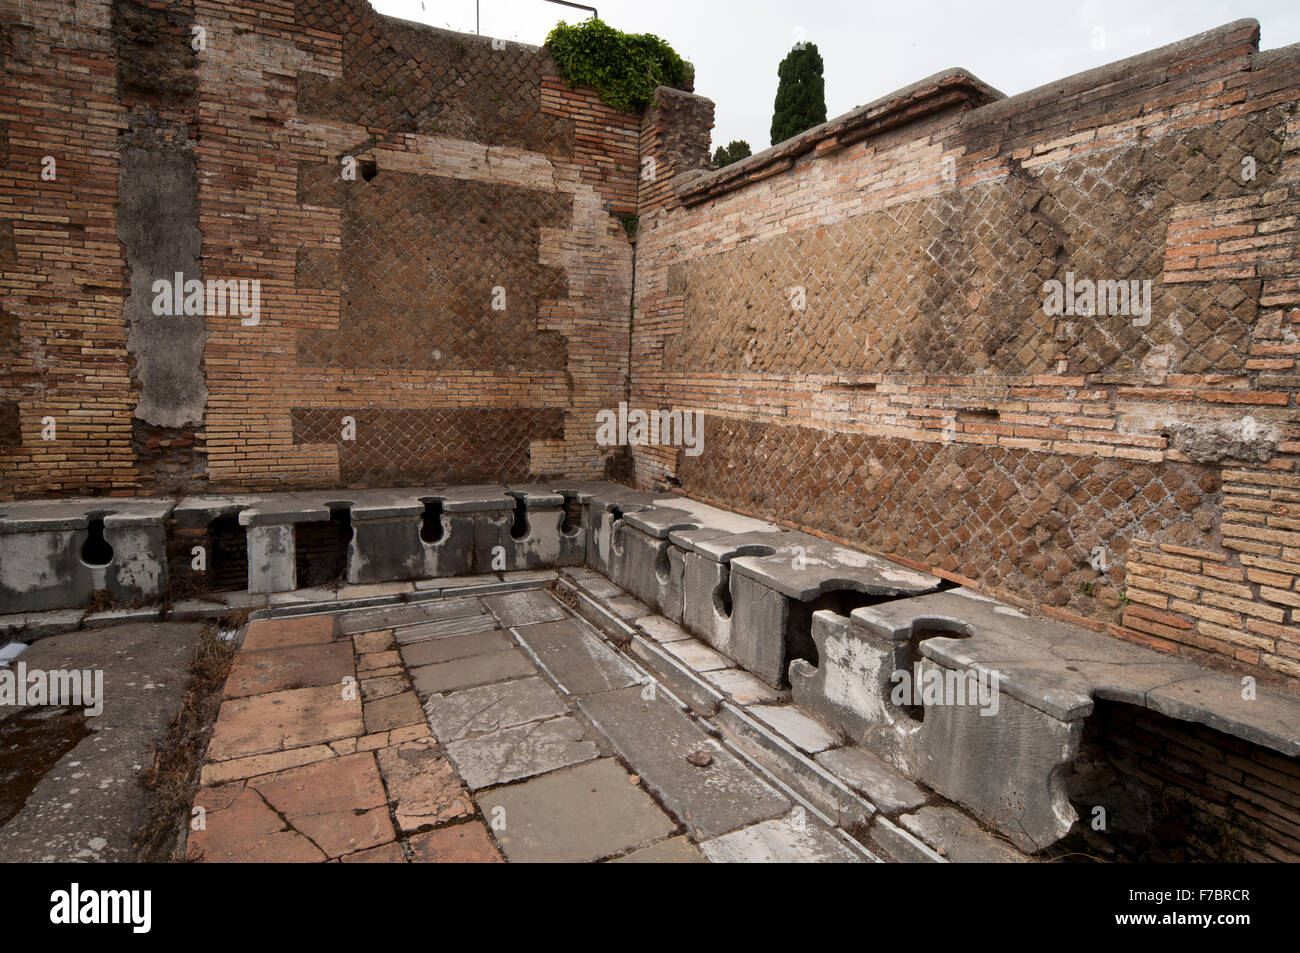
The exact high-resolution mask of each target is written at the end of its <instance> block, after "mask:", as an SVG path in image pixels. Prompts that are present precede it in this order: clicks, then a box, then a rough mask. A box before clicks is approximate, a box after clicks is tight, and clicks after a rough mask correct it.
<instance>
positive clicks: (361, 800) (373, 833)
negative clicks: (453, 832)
mask: <svg viewBox="0 0 1300 953" xmlns="http://www.w3.org/2000/svg"><path fill="white" fill-rule="evenodd" d="M249 787H251V788H253V789H254V790H256V791H257V792H258V793H259V794H260V795H261V796H262V798H263V799H264V800H265V801H266V803H267V804H268V805H269V806H270V807H271V808H272V809H273V810H274V811H275V812H276V813H277V814H279V815H280V816H281V817H283V818H284V819H285V820H286V821H287V822H288V824H289V826H290V827H291V828H292V829H294V830H296V831H298V832H299V833H300V834H302V835H303V836H305V837H307V838H308V839H309V840H310V841H311V842H312V843H313V844H315V845H316V846H317V847H319V848H320V849H321V850H322V851H324V853H325V854H326V855H327V856H329V857H341V856H343V855H344V854H352V853H356V852H357V851H359V850H366V849H368V848H371V847H377V846H379V845H380V844H385V843H388V842H389V841H392V840H393V838H394V836H395V833H394V831H393V824H392V821H391V820H390V819H389V816H388V796H387V794H386V793H385V791H384V785H383V782H382V781H381V780H380V778H379V771H378V769H377V768H376V767H375V759H374V756H373V755H371V754H370V753H369V752H367V753H365V754H356V755H347V756H345V757H341V758H333V759H331V760H329V761H322V762H319V763H317V764H310V765H306V766H305V767H301V768H290V769H289V770H287V771H282V772H280V773H278V774H273V775H269V776H266V777H260V778H254V779H253V780H252V781H250V782H249Z"/></svg>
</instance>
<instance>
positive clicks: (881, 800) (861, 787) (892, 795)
mask: <svg viewBox="0 0 1300 953" xmlns="http://www.w3.org/2000/svg"><path fill="white" fill-rule="evenodd" d="M816 761H817V763H818V764H820V765H821V766H822V767H824V768H825V769H826V770H828V771H830V772H831V773H832V774H833V775H835V776H836V777H837V778H839V779H840V780H841V781H843V782H844V783H845V784H847V785H848V786H849V787H851V788H853V789H854V790H855V791H860V792H862V794H863V795H865V796H866V798H867V800H869V801H870V802H871V803H872V804H873V805H875V808H876V810H878V811H880V812H881V813H882V814H897V813H898V812H899V811H910V810H913V809H915V808H918V807H920V806H921V805H922V804H924V803H925V792H924V791H922V790H921V789H920V788H919V787H917V786H916V785H915V784H913V783H912V782H911V781H909V780H908V779H907V778H905V777H903V776H902V775H901V774H899V773H898V772H897V771H895V770H894V769H893V768H891V767H890V766H889V765H888V764H886V763H885V762H884V761H882V760H881V759H880V758H877V757H876V756H875V755H874V754H872V753H871V752H870V751H866V750H864V749H862V748H836V749H835V750H834V751H823V752H822V753H821V754H819V755H817V758H816Z"/></svg>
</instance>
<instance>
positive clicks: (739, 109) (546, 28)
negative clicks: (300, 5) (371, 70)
mask: <svg viewBox="0 0 1300 953" xmlns="http://www.w3.org/2000/svg"><path fill="white" fill-rule="evenodd" d="M371 2H372V4H373V6H374V7H375V8H376V9H377V10H379V11H380V12H381V13H387V14H389V15H391V16H397V17H402V18H404V19H407V20H416V21H419V22H421V23H429V24H432V25H434V26H441V27H446V28H449V29H453V30H460V31H462V32H465V33H473V32H474V30H475V22H474V18H475V7H476V5H477V7H478V8H479V10H480V15H481V32H482V33H483V34H484V35H486V36H497V37H502V38H504V39H507V40H511V39H513V40H519V41H522V42H525V43H533V44H539V45H540V44H541V43H542V42H544V41H545V39H546V34H547V33H548V32H550V29H551V27H553V26H554V25H555V24H556V23H557V22H558V21H560V20H567V21H568V22H570V23H573V22H576V21H578V20H581V19H584V18H585V17H586V16H587V14H586V13H584V12H583V11H581V10H574V9H572V8H570V7H564V6H560V5H558V4H554V3H548V2H546V0H478V3H477V4H476V3H475V0H371ZM587 5H588V6H595V7H597V8H598V9H599V10H600V16H601V19H602V20H604V21H605V22H607V23H609V24H611V25H612V26H616V27H618V28H619V29H620V30H626V31H628V32H632V33H654V34H657V35H658V36H661V37H663V38H664V39H665V40H667V41H668V42H669V43H671V44H672V46H673V48H674V49H676V50H677V52H678V53H680V54H681V55H682V56H684V57H685V58H686V59H688V60H690V61H691V62H693V63H694V64H695V91H696V92H697V93H700V94H701V95H703V96H707V97H709V98H710V99H712V100H713V101H714V102H715V103H717V113H716V122H715V125H714V128H713V142H714V144H715V146H716V145H718V144H721V143H727V142H730V141H731V140H733V139H747V140H748V141H749V143H750V145H751V146H752V147H753V149H754V151H755V152H758V151H760V150H762V149H765V148H767V147H768V145H769V144H770V142H769V139H770V129H771V122H772V103H773V100H774V99H775V97H776V79H777V77H776V69H777V65H778V64H779V63H780V62H781V59H782V57H784V56H785V54H786V53H788V52H789V51H790V48H791V47H792V46H793V45H794V43H795V42H796V41H797V40H799V39H801V38H806V39H808V40H810V41H811V42H813V43H816V44H817V46H818V48H819V49H820V50H821V54H822V58H823V59H824V60H825V61H826V111H827V117H828V118H829V117H834V116H837V115H839V114H840V113H843V112H847V111H848V110H850V109H852V108H853V107H855V106H859V105H861V104H863V103H868V102H871V101H872V100H873V99H877V98H879V97H880V96H883V95H885V94H886V93H889V92H892V91H893V90H895V89H899V88H901V87H903V86H907V85H908V84H909V83H912V82H915V81H916V80H918V79H922V78H924V77H926V76H929V75H930V74H931V73H936V72H938V71H939V70H942V69H946V68H948V67H950V66H962V67H965V68H966V69H968V70H970V71H971V72H972V73H974V74H975V75H976V76H978V77H979V78H980V79H982V80H984V81H985V82H986V83H989V84H990V85H992V86H993V87H995V88H997V89H1000V90H1001V91H1002V92H1004V93H1006V94H1008V95H1013V94H1015V93H1020V92H1024V91H1025V90H1027V89H1033V88H1034V87H1035V86H1041V85H1042V84H1043V83H1047V82H1050V81H1051V80H1054V79H1058V78H1060V77H1062V76H1068V75H1070V74H1071V73H1078V72H1080V71H1081V70H1086V69H1091V68H1092V67H1094V66H1101V65H1103V64H1105V63H1110V62H1113V61H1115V60H1118V59H1123V58H1124V57H1126V56H1132V55H1133V54H1135V53H1142V52H1145V51H1146V50H1149V49H1152V48H1154V47H1157V46H1163V45H1164V44H1166V43H1172V42H1174V41H1176V40H1181V39H1183V38H1184V37H1188V36H1191V35H1193V34H1195V33H1200V32H1202V31H1203V30H1208V29H1210V28H1211V27H1215V26H1220V25H1222V24H1224V23H1228V22H1231V21H1232V20H1238V19H1241V18H1243V17H1253V18H1255V19H1256V20H1258V21H1259V22H1260V28H1261V36H1260V46H1261V48H1263V49H1273V48H1276V47H1279V46H1288V45H1290V44H1292V43H1297V42H1300V2H1297V0H1230V2H1223V0H1083V2H1068V0H1038V2H1027V0H999V2H961V0H889V2H882V0H858V2H853V0H800V2H793V3H792V2H789V0H785V2H777V0H752V2H748V3H740V2H719V0H654V2H646V0H587ZM1099 47H1100V48H1099Z"/></svg>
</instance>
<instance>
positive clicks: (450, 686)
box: [411, 648, 537, 696]
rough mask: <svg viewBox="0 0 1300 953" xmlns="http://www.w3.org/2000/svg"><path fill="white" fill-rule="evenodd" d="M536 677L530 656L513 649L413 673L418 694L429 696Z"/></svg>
mask: <svg viewBox="0 0 1300 953" xmlns="http://www.w3.org/2000/svg"><path fill="white" fill-rule="evenodd" d="M536 674H537V669H536V668H534V667H533V663H532V662H530V661H529V660H528V657H527V656H525V655H524V653H523V652H520V651H519V650H518V649H516V648H511V649H507V650H506V651H504V652H489V653H488V654H487V655H473V656H470V657H469V658H463V659H455V660H453V661H450V662H439V663H438V664H437V665H425V666H423V667H421V668H415V669H412V670H411V681H412V682H414V684H415V690H416V691H417V692H419V693H420V694H421V695H424V696H428V695H436V694H438V693H440V692H452V691H455V690H456V689H458V688H473V687H475V686H476V685H487V684H490V683H492V682H502V681H505V680H506V679H511V678H523V677H524V676H527V675H536Z"/></svg>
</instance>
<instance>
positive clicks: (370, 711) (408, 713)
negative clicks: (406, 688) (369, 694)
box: [362, 692, 425, 734]
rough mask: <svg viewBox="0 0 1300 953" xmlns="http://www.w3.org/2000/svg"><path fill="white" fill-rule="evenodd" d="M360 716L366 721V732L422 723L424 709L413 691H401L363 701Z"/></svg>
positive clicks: (372, 732)
mask: <svg viewBox="0 0 1300 953" xmlns="http://www.w3.org/2000/svg"><path fill="white" fill-rule="evenodd" d="M362 716H363V719H364V720H365V723H366V732H367V733H369V734H374V733H375V732H377V731H392V730H393V729H394V728H405V727H407V726H408V725H424V723H425V721H424V709H423V708H421V707H420V699H419V698H417V697H416V695H415V692H402V693H401V694H399V695H389V696H387V697H385V698H379V699H376V700H375V701H368V702H365V703H364V705H363V706H362Z"/></svg>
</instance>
